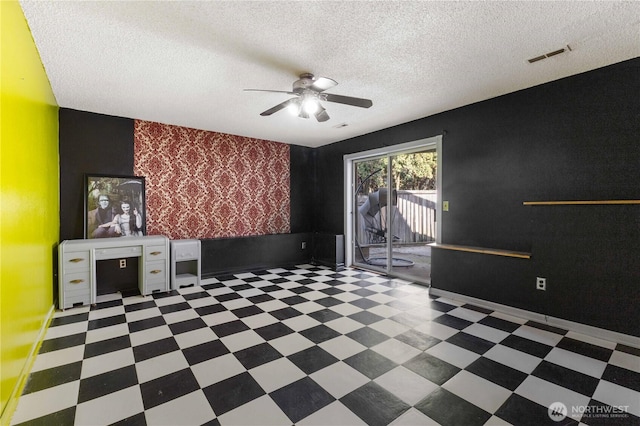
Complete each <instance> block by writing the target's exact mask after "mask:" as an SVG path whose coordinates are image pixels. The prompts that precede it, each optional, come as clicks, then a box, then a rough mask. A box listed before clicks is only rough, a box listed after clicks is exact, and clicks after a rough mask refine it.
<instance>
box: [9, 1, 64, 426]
mask: <svg viewBox="0 0 640 426" xmlns="http://www.w3.org/2000/svg"><path fill="white" fill-rule="evenodd" d="M0 22H1V27H0V28H1V30H0V37H1V39H0V42H1V50H0V61H1V72H2V74H1V80H2V98H1V103H0V117H1V121H0V189H1V193H0V212H1V213H0V269H1V272H0V287H1V289H0V296H1V298H0V343H1V348H0V353H1V358H0V361H1V365H0V368H1V370H0V371H1V381H2V383H1V387H0V396H1V403H2V405H1V407H0V409H1V410H2V424H6V423H7V422H8V420H9V416H10V415H11V414H12V413H11V411H12V410H13V408H14V407H13V405H14V404H13V402H15V400H14V399H12V398H11V397H12V393H13V392H14V390H15V389H18V388H19V386H20V383H21V382H22V379H23V378H24V372H25V371H24V369H25V368H26V367H27V366H28V365H29V362H30V359H29V354H30V353H31V351H32V348H33V347H34V344H36V343H37V341H38V337H39V333H40V331H41V329H42V327H43V325H44V324H45V323H46V320H47V318H48V314H49V313H50V311H51V308H52V306H53V288H54V287H53V285H54V284H53V283H54V279H53V261H54V256H53V253H54V250H55V247H56V245H57V243H58V236H59V230H60V220H59V213H58V212H59V201H58V200H59V194H58V191H59V184H58V176H59V174H58V106H57V104H56V100H55V97H54V95H53V92H52V90H51V85H50V84H49V80H48V78H47V75H46V73H45V70H44V67H43V66H42V62H41V61H40V56H39V55H38V51H37V50H36V47H35V44H34V42H33V39H32V37H31V32H30V31H29V28H28V25H27V22H26V20H25V18H24V15H23V13H22V9H21V8H20V4H19V3H18V2H17V1H13V0H10V1H6V0H2V1H0ZM10 402H11V403H10Z"/></svg>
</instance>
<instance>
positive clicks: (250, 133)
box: [21, 0, 640, 147]
mask: <svg viewBox="0 0 640 426" xmlns="http://www.w3.org/2000/svg"><path fill="white" fill-rule="evenodd" d="M21 5H22V8H23V10H24V12H25V16H26V18H27V21H28V23H29V26H30V28H31V31H32V33H33V37H34V40H35V43H36V45H37V47H38V50H39V52H40V56H41V58H42V62H43V64H44V67H45V70H46V72H47V75H48V76H49V80H50V81H51V87H52V88H53V92H54V94H55V96H56V100H57V102H58V105H59V106H61V107H65V108H72V109H78V110H83V111H91V112H97V113H102V114H108V115H114V116H119V117H129V118H137V119H143V120H150V121H157V122H162V123H168V124H174V125H179V126H187V127H193V128H197V129H204V130H211V131H216V132H222V133H230V134H235V135H241V136H247V137H253V138H260V139H267V140H273V141H278V142H285V143H289V144H296V145H304V146H310V147H316V146H321V145H325V144H328V143H332V142H336V141H340V140H344V139H347V138H350V137H354V136H358V135H362V134H365V133H369V132H372V131H375V130H379V129H383V128H386V127H390V126H393V125H397V124H401V123H405V122H407V121H411V120H414V119H418V118H421V117H425V116H429V115H432V114H435V113H438V112H442V111H446V110H450V109H453V108H456V107H459V106H463V105H467V104H470V103H473V102H477V101H481V100H484V99H489V98H492V97H495V96H499V95H502V94H505V93H509V92H513V91H516V90H520V89H524V88H527V87H531V86H535V85H538V84H541V83H545V82H548V81H552V80H556V79H559V78H563V77H566V76H570V75H574V74H577V73H581V72H585V71H588V70H592V69H595V68H599V67H602V66H606V65H609V64H613V63H616V62H620V61H623V60H627V59H631V58H635V57H638V56H640V2H634V1H630V2H620V1H596V2H578V1H557V2H546V1H545V2H528V1H527V2H524V1H522V2H517V1H506V2H497V1H493V2H488V1H487V2H482V1H481V2H478V1H473V2H467V1H456V2H445V1H336V2H334V1H198V2H192V1H162V2H161V1H125V2H119V1H101V2H99V1H87V2H80V1H24V0H23V1H21ZM567 45H568V46H569V47H570V51H569V49H567V52H565V53H563V54H560V55H557V56H554V57H550V58H548V59H545V60H543V61H539V62H536V63H533V64H530V63H529V62H528V61H527V60H528V59H530V58H533V57H536V56H539V55H542V54H545V53H548V52H552V51H555V50H558V49H561V48H565V49H566V48H567ZM302 72H311V73H314V74H315V75H316V76H323V77H329V78H332V79H334V80H336V81H337V82H338V83H339V84H338V86H336V87H333V88H331V89H329V90H327V93H334V94H341V95H347V96H356V97H362V98H368V99H371V100H372V101H373V106H372V107H371V108H369V109H363V108H356V107H351V106H345V105H341V104H336V103H328V102H326V103H325V104H324V106H325V108H326V109H327V112H328V113H329V115H330V116H331V119H330V120H329V121H327V122H324V123H318V122H317V121H316V120H315V119H314V118H313V117H312V118H310V119H307V120H305V119H302V118H298V117H295V116H292V115H290V114H289V113H288V112H287V111H286V110H283V111H280V112H277V113H275V114H273V115H271V116H269V117H261V116H260V115H259V114H260V113H261V112H262V111H264V110H266V109H269V108H270V107H272V106H274V105H276V104H278V103H281V102H283V101H285V100H286V99H288V98H289V97H290V96H289V95H287V94H283V93H264V92H244V91H243V89H244V88H259V89H274V90H285V91H288V90H291V84H292V83H293V81H294V80H297V78H298V75H299V74H300V73H302ZM343 124H347V126H344V127H341V126H340V125H343Z"/></svg>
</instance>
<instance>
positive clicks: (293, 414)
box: [214, 377, 335, 423]
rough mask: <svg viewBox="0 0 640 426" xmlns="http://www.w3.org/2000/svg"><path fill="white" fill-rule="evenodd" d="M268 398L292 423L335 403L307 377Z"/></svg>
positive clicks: (271, 394) (329, 395) (332, 398)
mask: <svg viewBox="0 0 640 426" xmlns="http://www.w3.org/2000/svg"><path fill="white" fill-rule="evenodd" d="M269 396H270V397H271V399H273V400H274V401H275V403H276V404H277V405H278V407H280V409H281V410H282V411H283V412H284V413H285V414H286V415H287V417H289V419H290V420H291V421H292V422H293V423H296V422H298V421H300V420H302V419H304V418H305V417H307V416H309V415H311V414H313V413H315V412H316V411H318V410H320V409H321V408H323V407H325V406H327V405H329V404H331V403H332V402H333V401H335V398H334V397H333V396H331V394H329V393H328V392H327V391H325V390H324V389H323V388H322V387H321V386H319V385H318V384H317V383H316V382H314V381H313V380H311V379H310V378H309V377H305V378H303V379H300V380H298V381H297V382H294V383H291V384H289V385H287V386H284V387H282V388H280V389H278V390H276V391H275V392H272V393H270V394H269ZM214 410H215V409H214Z"/></svg>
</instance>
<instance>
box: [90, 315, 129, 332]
mask: <svg viewBox="0 0 640 426" xmlns="http://www.w3.org/2000/svg"><path fill="white" fill-rule="evenodd" d="M126 322H127V318H126V317H125V316H124V314H121V315H114V316H112V317H106V318H100V319H95V320H90V321H89V327H88V330H97V329H99V328H104V327H111V326H112V325H117V324H125V323H126Z"/></svg>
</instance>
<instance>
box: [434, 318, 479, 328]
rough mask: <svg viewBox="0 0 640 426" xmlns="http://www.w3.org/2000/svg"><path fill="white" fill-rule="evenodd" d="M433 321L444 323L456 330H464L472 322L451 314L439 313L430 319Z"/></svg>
mask: <svg viewBox="0 0 640 426" xmlns="http://www.w3.org/2000/svg"><path fill="white" fill-rule="evenodd" d="M432 321H433V322H437V323H438V324H442V325H446V326H447V327H451V328H456V329H458V330H464V329H465V328H467V327H469V326H470V325H471V324H473V322H471V321H467V320H465V319H462V318H458V317H454V316H453V315H447V314H444V315H440V316H439V317H437V318H434V319H433V320H432Z"/></svg>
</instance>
